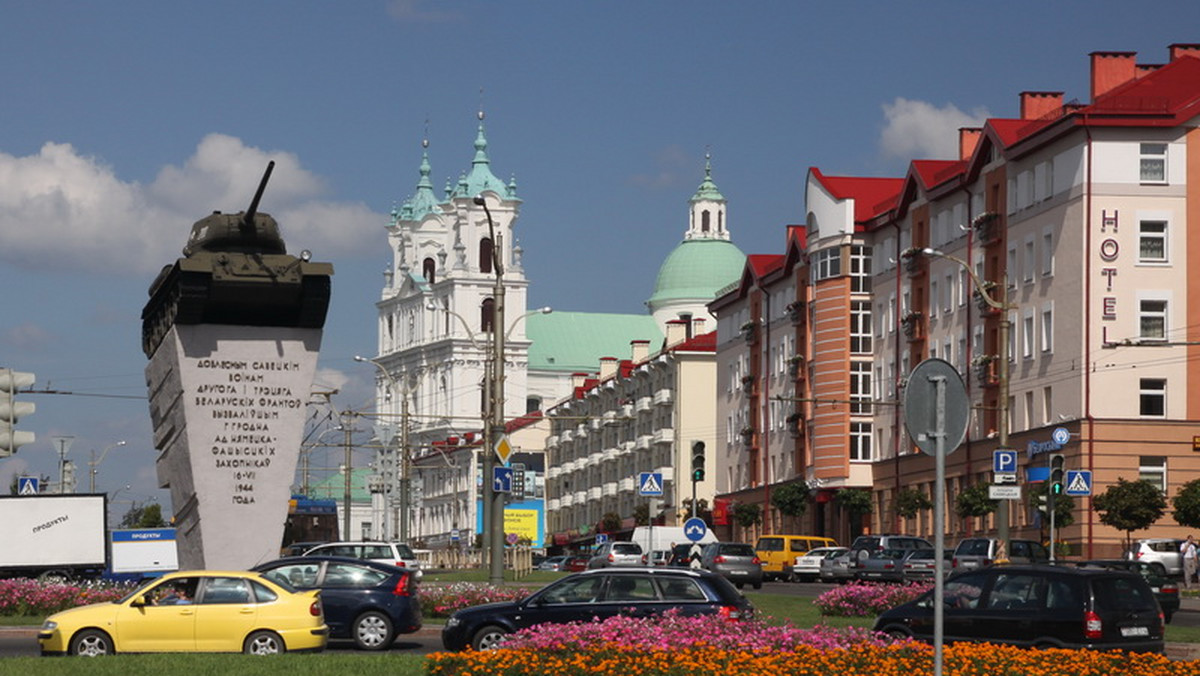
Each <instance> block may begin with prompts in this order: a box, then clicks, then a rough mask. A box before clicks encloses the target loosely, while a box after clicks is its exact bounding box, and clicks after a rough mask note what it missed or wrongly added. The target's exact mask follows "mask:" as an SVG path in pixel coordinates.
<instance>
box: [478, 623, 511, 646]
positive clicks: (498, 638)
mask: <svg viewBox="0 0 1200 676" xmlns="http://www.w3.org/2000/svg"><path fill="white" fill-rule="evenodd" d="M506 636H508V632H506V631H504V629H503V628H501V627H497V626H496V625H494V624H489V625H488V626H486V627H484V628H482V629H480V630H479V631H477V632H475V636H474V637H472V638H471V647H472V648H474V649H476V650H495V649H496V648H499V647H500V644H501V643H503V642H504V638H505V637H506Z"/></svg>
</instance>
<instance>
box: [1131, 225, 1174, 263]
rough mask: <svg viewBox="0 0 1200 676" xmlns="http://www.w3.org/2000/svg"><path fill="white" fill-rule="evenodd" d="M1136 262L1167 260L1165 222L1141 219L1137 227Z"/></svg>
mask: <svg viewBox="0 0 1200 676" xmlns="http://www.w3.org/2000/svg"><path fill="white" fill-rule="evenodd" d="M1138 262H1139V263H1166V262H1167V222H1166V221H1142V222H1141V223H1140V224H1139V229H1138Z"/></svg>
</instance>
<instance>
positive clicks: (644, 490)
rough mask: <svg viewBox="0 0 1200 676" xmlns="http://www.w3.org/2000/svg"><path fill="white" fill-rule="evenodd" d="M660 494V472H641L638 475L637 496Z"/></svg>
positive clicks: (661, 490) (661, 485) (661, 484)
mask: <svg viewBox="0 0 1200 676" xmlns="http://www.w3.org/2000/svg"><path fill="white" fill-rule="evenodd" d="M662 494H663V482H662V472H642V473H641V474H639V475H638V495H643V496H659V495H662Z"/></svg>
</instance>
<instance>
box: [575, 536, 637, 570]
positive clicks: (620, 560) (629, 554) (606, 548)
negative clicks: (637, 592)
mask: <svg viewBox="0 0 1200 676" xmlns="http://www.w3.org/2000/svg"><path fill="white" fill-rule="evenodd" d="M640 565H642V546H641V545H639V544H638V543H636V542H605V543H604V544H602V545H600V549H597V550H596V553H595V554H592V558H591V559H589V560H588V565H587V567H588V569H594V568H612V567H615V566H640Z"/></svg>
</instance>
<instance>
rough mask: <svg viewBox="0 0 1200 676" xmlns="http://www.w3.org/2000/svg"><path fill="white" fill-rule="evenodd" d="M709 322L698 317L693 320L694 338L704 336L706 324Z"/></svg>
mask: <svg viewBox="0 0 1200 676" xmlns="http://www.w3.org/2000/svg"><path fill="white" fill-rule="evenodd" d="M705 321H707V320H706V319H704V317H696V318H695V319H693V320H692V337H693V338H695V337H696V336H703V335H704V333H705V332H704V322H705Z"/></svg>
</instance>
